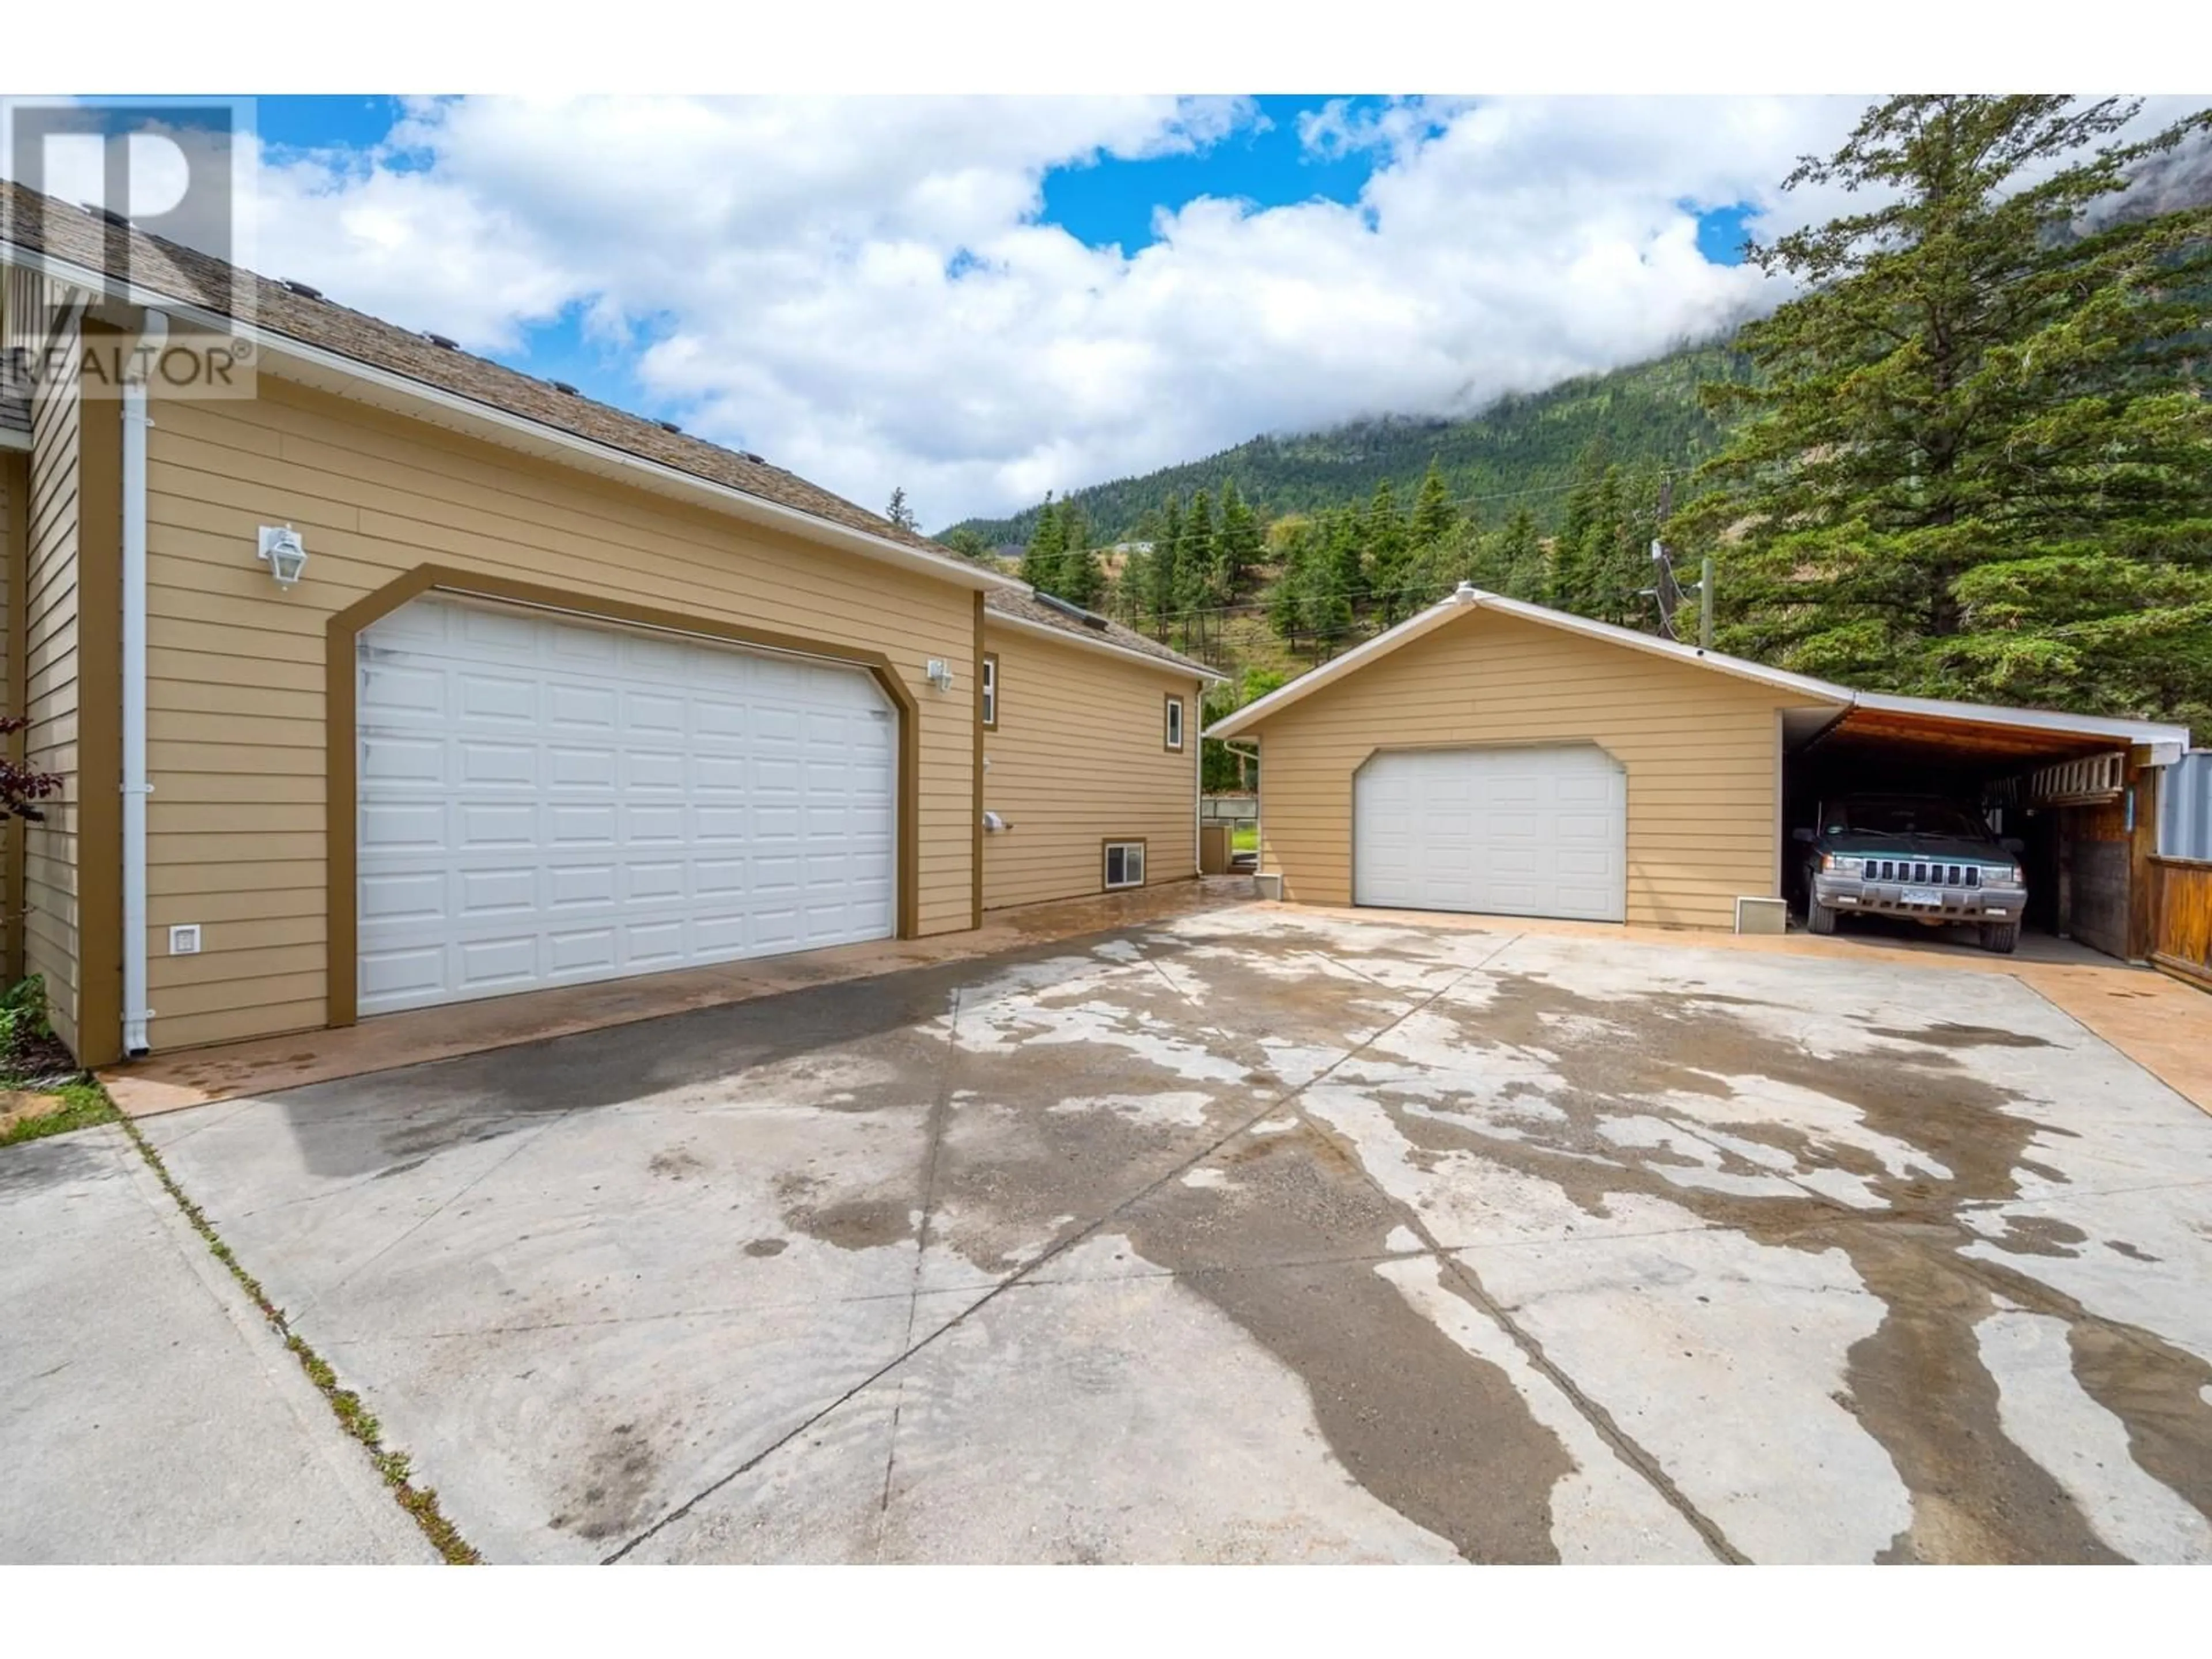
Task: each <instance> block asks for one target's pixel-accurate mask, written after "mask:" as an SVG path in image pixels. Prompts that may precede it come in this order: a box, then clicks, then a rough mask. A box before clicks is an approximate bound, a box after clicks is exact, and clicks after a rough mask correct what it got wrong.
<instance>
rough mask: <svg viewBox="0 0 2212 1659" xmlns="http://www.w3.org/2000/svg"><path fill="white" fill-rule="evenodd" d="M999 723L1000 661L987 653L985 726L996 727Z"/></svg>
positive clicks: (984, 678) (985, 661)
mask: <svg viewBox="0 0 2212 1659" xmlns="http://www.w3.org/2000/svg"><path fill="white" fill-rule="evenodd" d="M998 723H999V659H998V658H996V657H994V656H992V655H990V654H989V653H985V655H984V658H983V724H984V725H985V726H997V725H998Z"/></svg>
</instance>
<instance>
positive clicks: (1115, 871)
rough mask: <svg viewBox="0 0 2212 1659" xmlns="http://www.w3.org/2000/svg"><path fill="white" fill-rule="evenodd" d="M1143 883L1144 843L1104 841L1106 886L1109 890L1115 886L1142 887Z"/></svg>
mask: <svg viewBox="0 0 2212 1659" xmlns="http://www.w3.org/2000/svg"><path fill="white" fill-rule="evenodd" d="M1144 884H1145V843H1144V842H1140V841H1109V842H1107V843H1106V887H1107V890H1109V892H1110V891H1111V890H1113V889H1115V888H1116V887H1142V886H1143V885H1144Z"/></svg>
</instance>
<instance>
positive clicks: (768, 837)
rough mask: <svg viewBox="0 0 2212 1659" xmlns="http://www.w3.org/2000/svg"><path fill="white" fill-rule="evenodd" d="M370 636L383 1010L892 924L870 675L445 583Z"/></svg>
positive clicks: (888, 717) (370, 838)
mask: <svg viewBox="0 0 2212 1659" xmlns="http://www.w3.org/2000/svg"><path fill="white" fill-rule="evenodd" d="M358 653H359V659H358V663H357V665H356V675H357V680H356V690H357V698H356V709H357V716H356V718H357V720H358V722H359V731H358V734H357V742H356V751H357V762H356V764H357V766H358V769H359V770H358V774H357V777H358V801H359V807H358V811H359V821H358V825H357V829H358V835H357V842H356V855H357V860H358V866H357V867H358V875H359V883H360V901H359V902H360V910H359V923H360V964H359V986H358V997H359V1007H360V1011H361V1012H362V1013H364V1014H371V1013H382V1012H389V1011H391V1010H393V1009H398V1008H414V1007H421V1006H426V1005H428V1004H432V1003H441V1002H454V1001H459V1000H464V999H467V998H472V997H483V996H496V995H501V994H506V993H508V992H513V991H524V990H529V989H532V988H533V987H540V986H550V985H567V984H575V983H579V982H582V981H591V980H605V979H614V978H619V977H622V976H623V975H630V974H643V973H657V972H659V971H661V970H663V969H671V968H682V967H686V966H690V965H695V964H700V963H715V962H728V961H733V960H736V959H738V958H742V957H760V956H770V955H775V954H776V953H779V952H782V951H805V950H811V949H815V948H817V947H818V946H822V945H842V944H848V943H851V942H853V941H854V940H858V939H882V938H885V937H887V936H889V935H890V933H892V932H893V930H894V927H895V915H896V908H895V907H896V889H897V878H896V864H897V860H896V846H895V834H896V830H895V825H896V817H897V814H896V801H897V782H896V779H897V748H898V721H897V717H896V711H895V710H894V709H893V708H892V707H891V706H890V702H888V700H887V699H886V698H885V696H884V693H883V691H882V690H881V689H880V688H879V687H878V685H877V684H876V682H875V679H874V678H873V677H872V675H871V674H869V673H868V672H867V671H866V670H865V669H861V668H857V667H848V666H845V665H840V664H836V663H830V662H823V661H818V660H815V659H808V658H799V657H789V656H781V655H771V654H769V653H760V652H753V651H747V650H744V649H741V648H738V647H732V646H726V645H721V644H719V643H715V642H712V641H702V640H697V639H694V638H690V637H688V636H678V635H666V634H657V633H652V632H647V631H645V630H641V629H618V628H613V627H602V626H599V625H596V624H593V623H586V622H580V621H577V620H574V619H573V618H570V617H562V616H557V615H554V614H551V613H546V612H538V611H520V610H514V609H509V608H504V607H498V606H494V605H483V604H477V603H474V602H471V601H465V600H460V599H442V598H441V599H416V600H415V601H413V602H412V603H410V604H409V605H404V606H403V607H402V608H401V609H399V610H398V611H394V612H393V613H392V615H391V616H389V617H385V618H383V619H382V620H380V621H379V622H377V623H375V624H374V625H373V626H372V627H370V628H369V629H368V630H367V631H366V632H364V633H363V634H362V636H361V639H360V641H359V643H358Z"/></svg>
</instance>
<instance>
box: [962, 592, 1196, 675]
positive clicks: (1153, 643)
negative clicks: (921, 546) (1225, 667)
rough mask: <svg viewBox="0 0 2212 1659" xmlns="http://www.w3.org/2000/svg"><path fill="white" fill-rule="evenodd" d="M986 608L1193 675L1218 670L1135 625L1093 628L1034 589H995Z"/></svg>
mask: <svg viewBox="0 0 2212 1659" xmlns="http://www.w3.org/2000/svg"><path fill="white" fill-rule="evenodd" d="M983 608H984V609H985V610H987V611H997V612H999V614H1000V615H1001V616H1006V617H1019V618H1021V620H1022V621H1024V622H1029V623H1042V624H1043V625H1044V626H1045V627H1047V628H1056V629H1060V631H1061V632H1062V633H1064V634H1071V635H1074V636H1075V637H1076V638H1077V639H1079V640H1093V641H1105V642H1106V643H1107V644H1109V645H1117V646H1119V647H1121V649H1123V650H1124V651H1134V652H1137V653H1140V654H1142V655H1144V656H1147V657H1157V658H1158V659H1159V660H1160V661H1161V662H1163V663H1164V664H1166V665H1168V666H1170V667H1171V668H1183V669H1188V671H1190V672H1191V673H1193V674H1199V675H1209V676H1210V675H1212V673H1213V672H1214V671H1213V670H1212V669H1210V668H1208V667H1206V665H1204V664H1203V663H1200V662H1195V661H1194V660H1192V659H1190V658H1188V657H1186V656H1184V655H1183V654H1182V653H1181V652H1180V651H1171V650H1170V649H1169V648H1168V647H1166V646H1164V645H1162V644H1161V643H1160V642H1159V641H1158V640H1154V639H1147V638H1146V636H1145V635H1142V634H1139V633H1138V632H1137V630H1136V629H1133V628H1124V627H1123V626H1122V625H1121V623H1117V622H1108V621H1107V620H1106V619H1105V618H1104V617H1100V618H1099V619H1098V620H1099V622H1100V623H1103V626H1100V627H1093V626H1091V623H1086V622H1085V621H1083V620H1082V619H1081V618H1079V617H1071V616H1069V615H1068V614H1067V613H1066V611H1061V610H1060V609H1058V608H1057V607H1055V606H1054V605H1047V604H1046V603H1045V602H1044V601H1043V600H1042V599H1039V598H1037V596H1036V594H1035V593H1033V592H1023V591H1020V590H1018V589H1014V588H1006V587H1001V588H994V589H993V590H992V591H991V592H988V593H986V594H985V595H984V596H983Z"/></svg>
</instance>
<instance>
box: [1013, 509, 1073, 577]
mask: <svg viewBox="0 0 2212 1659" xmlns="http://www.w3.org/2000/svg"><path fill="white" fill-rule="evenodd" d="M1066 546H1067V538H1066V532H1065V530H1064V529H1063V528H1062V526H1061V524H1060V508H1059V507H1057V506H1056V505H1055V504H1054V501H1053V499H1052V496H1051V495H1049V494H1048V495H1046V496H1045V498H1044V510H1043V511H1042V512H1041V513H1038V514H1037V520H1036V529H1034V530H1032V531H1031V532H1030V544H1029V547H1028V549H1027V550H1026V551H1024V553H1023V555H1022V580H1024V581H1025V582H1027V583H1028V584H1029V585H1030V586H1031V587H1034V588H1036V590H1037V592H1040V593H1057V592H1060V585H1061V584H1062V583H1063V582H1064V581H1065V580H1066V570H1065V568H1064V567H1063V563H1062V558H1061V556H1062V554H1063V553H1064V552H1065V551H1066Z"/></svg>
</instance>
